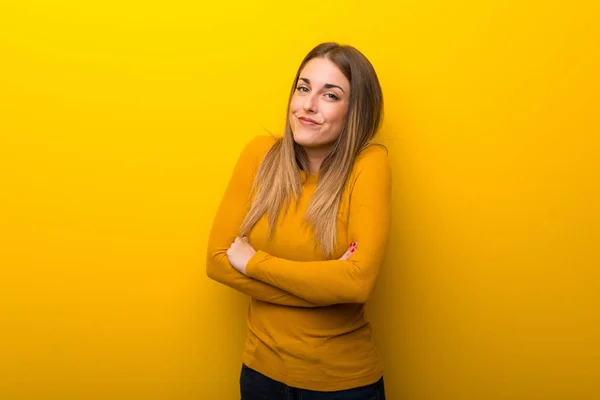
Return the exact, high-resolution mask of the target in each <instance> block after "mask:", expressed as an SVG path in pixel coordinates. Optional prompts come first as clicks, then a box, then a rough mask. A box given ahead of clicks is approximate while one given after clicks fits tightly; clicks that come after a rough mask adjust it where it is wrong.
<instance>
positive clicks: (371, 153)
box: [354, 143, 389, 169]
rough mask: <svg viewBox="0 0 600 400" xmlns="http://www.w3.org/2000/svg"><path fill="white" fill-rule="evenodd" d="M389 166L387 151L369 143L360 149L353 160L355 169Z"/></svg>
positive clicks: (378, 144)
mask: <svg viewBox="0 0 600 400" xmlns="http://www.w3.org/2000/svg"><path fill="white" fill-rule="evenodd" d="M388 164H389V156H388V149H387V147H385V146H384V145H383V144H380V143H370V144H368V145H367V146H366V147H365V148H364V149H362V150H361V151H360V152H359V153H358V155H357V156H356V159H355V160H354V167H355V168H357V169H362V168H369V167H372V166H378V165H379V166H382V165H383V166H387V165H388Z"/></svg>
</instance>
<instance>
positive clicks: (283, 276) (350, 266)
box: [245, 147, 391, 305]
mask: <svg viewBox="0 0 600 400" xmlns="http://www.w3.org/2000/svg"><path fill="white" fill-rule="evenodd" d="M390 216H391V173H390V167H389V162H388V158H387V154H386V153H385V151H384V150H382V149H380V148H378V147H377V148H373V149H372V150H370V152H369V154H366V155H365V157H363V159H362V160H361V162H360V164H357V175H356V177H355V181H354V186H353V188H352V193H351V200H350V215H349V225H348V234H349V239H350V240H352V241H356V242H358V248H357V250H356V252H354V253H353V255H352V257H351V259H349V260H328V261H308V262H307V261H290V260H285V259H281V258H277V257H273V256H271V255H269V254H267V253H265V252H263V251H260V250H259V251H257V252H256V253H255V254H254V255H253V256H252V258H250V260H249V261H248V263H247V265H246V271H245V273H246V274H247V276H250V277H252V278H255V279H258V280H260V281H262V282H265V283H267V284H269V285H272V286H275V287H278V288H280V289H282V290H285V291H286V292H288V293H291V294H294V295H296V296H298V297H301V298H303V299H306V300H308V301H310V302H313V303H316V304H321V305H324V304H335V303H364V302H366V300H367V298H368V297H369V296H370V294H371V292H372V291H373V289H374V287H375V283H376V281H377V278H378V277H379V271H380V268H381V265H382V263H383V259H384V256H385V250H386V247H387V242H388V235H389V229H390Z"/></svg>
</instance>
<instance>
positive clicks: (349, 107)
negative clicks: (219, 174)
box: [206, 43, 391, 400]
mask: <svg viewBox="0 0 600 400" xmlns="http://www.w3.org/2000/svg"><path fill="white" fill-rule="evenodd" d="M382 110H383V98H382V93H381V87H380V85H379V80H378V78H377V75H376V73H375V70H374V69H373V67H372V65H371V63H370V62H369V61H368V60H367V59H366V58H365V56H364V55H363V54H362V53H360V52H359V51H358V50H357V49H355V48H354V47H351V46H342V45H338V44H336V43H323V44H320V45H318V46H317V47H315V48H314V49H313V50H312V51H311V52H310V53H309V54H308V55H307V56H306V57H305V58H304V60H303V61H302V63H301V65H300V67H299V69H298V72H297V73H296V77H295V79H294V83H293V86H292V91H291V93H290V98H289V103H288V112H287V119H286V126H285V132H284V135H283V137H281V138H273V137H270V136H266V135H265V136H258V137H256V138H255V139H253V140H252V141H250V143H249V144H248V145H247V146H246V148H245V149H244V150H243V152H242V154H241V156H240V158H239V160H238V162H237V165H236V167H235V169H234V172H233V176H232V178H231V180H230V182H229V185H228V186H227V189H226V191H225V194H224V197H223V199H222V202H221V204H220V206H219V209H218V211H217V215H216V217H215V220H214V223H213V227H212V230H211V234H210V238H209V243H208V254H207V267H206V271H207V274H208V276H209V277H210V278H211V279H214V280H216V281H218V282H221V283H223V284H225V285H227V286H230V287H231V288H233V289H236V290H238V291H240V292H242V293H246V294H247V295H249V296H250V298H251V300H250V305H249V310H248V336H247V339H246V343H245V348H244V352H243V355H242V371H241V376H240V390H241V397H242V400H255V399H272V400H279V399H281V400H284V399H303V400H329V399H338V400H351V399H352V400H354V399H356V400H359V399H360V400H371V399H385V391H384V384H383V365H382V362H381V359H380V357H379V355H378V353H377V350H376V348H375V346H374V344H373V341H372V337H371V326H370V324H369V322H368V321H367V319H366V316H365V311H364V306H365V302H366V301H367V299H368V298H369V296H370V294H371V292H372V291H373V288H374V287H375V284H376V281H377V278H378V276H379V272H380V268H381V265H382V262H383V259H384V255H385V251H386V246H387V241H388V234H389V228H390V211H391V207H390V192H391V178H390V168H389V162H388V156H387V151H386V150H385V148H384V147H383V146H381V145H376V144H373V142H372V141H373V138H374V136H375V134H376V132H377V129H378V127H379V125H380V121H381V118H382Z"/></svg>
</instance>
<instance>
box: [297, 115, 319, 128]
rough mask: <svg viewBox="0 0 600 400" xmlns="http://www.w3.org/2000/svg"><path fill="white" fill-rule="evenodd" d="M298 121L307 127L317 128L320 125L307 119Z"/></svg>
mask: <svg viewBox="0 0 600 400" xmlns="http://www.w3.org/2000/svg"><path fill="white" fill-rule="evenodd" d="M298 120H299V121H300V123H301V124H302V125H307V126H317V125H319V124H318V123H317V121H315V120H314V119H310V118H307V117H298Z"/></svg>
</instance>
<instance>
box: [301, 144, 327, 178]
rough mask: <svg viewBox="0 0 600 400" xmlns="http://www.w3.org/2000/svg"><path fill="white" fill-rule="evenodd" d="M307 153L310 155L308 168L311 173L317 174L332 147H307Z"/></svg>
mask: <svg viewBox="0 0 600 400" xmlns="http://www.w3.org/2000/svg"><path fill="white" fill-rule="evenodd" d="M304 150H305V151H306V155H307V157H308V168H309V172H310V174H311V175H317V174H318V173H319V171H320V169H321V164H323V160H324V159H325V157H327V155H328V154H329V151H330V148H324V149H320V148H307V147H305V148H304Z"/></svg>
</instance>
